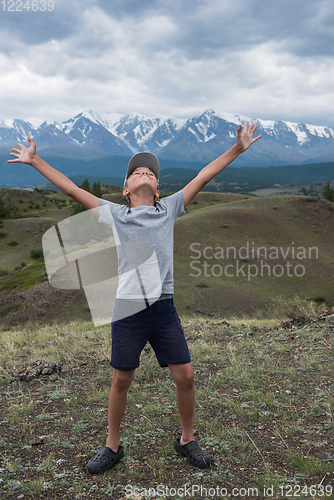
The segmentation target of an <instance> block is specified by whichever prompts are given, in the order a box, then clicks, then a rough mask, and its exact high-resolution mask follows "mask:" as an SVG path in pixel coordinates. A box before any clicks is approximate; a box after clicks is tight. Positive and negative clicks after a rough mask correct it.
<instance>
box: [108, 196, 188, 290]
mask: <svg viewBox="0 0 334 500" xmlns="http://www.w3.org/2000/svg"><path fill="white" fill-rule="evenodd" d="M99 212H100V213H99V222H104V223H106V224H109V225H110V226H111V227H112V230H113V233H114V237H115V243H116V245H117V246H118V248H119V249H121V248H122V249H123V250H124V249H125V246H126V245H128V246H127V248H129V244H132V247H133V248H135V249H136V244H137V248H138V252H140V249H141V246H140V245H141V244H144V245H145V244H146V245H147V246H151V247H153V248H154V250H155V257H156V261H157V263H158V267H157V268H158V269H159V271H160V279H161V293H162V294H172V293H173V292H174V280H173V240H174V238H173V236H174V224H175V220H176V219H177V218H178V217H179V216H180V215H182V214H184V213H185V209H184V198H183V192H182V191H178V192H177V193H174V194H172V195H171V196H166V197H165V198H162V199H161V200H160V201H157V202H155V206H148V205H142V206H140V207H131V208H129V207H127V206H126V205H120V204H118V203H113V202H110V201H107V200H102V199H100V200H99ZM118 256H119V257H120V255H119V251H118ZM151 262H152V265H153V260H152V259H151ZM151 268H152V267H151ZM157 268H156V269H157ZM128 274H129V276H127V283H125V281H126V279H125V274H123V277H124V280H123V281H124V282H122V283H121V282H120V283H119V287H118V291H117V297H121V298H125V297H126V298H128V297H129V294H130V295H131V294H132V296H131V298H135V297H136V291H135V290H134V287H133V284H132V285H131V276H130V273H128ZM159 281H160V280H159Z"/></svg>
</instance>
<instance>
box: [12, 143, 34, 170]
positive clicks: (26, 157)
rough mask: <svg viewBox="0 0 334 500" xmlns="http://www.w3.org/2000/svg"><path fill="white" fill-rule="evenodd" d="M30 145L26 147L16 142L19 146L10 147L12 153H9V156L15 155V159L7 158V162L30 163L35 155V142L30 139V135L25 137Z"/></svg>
mask: <svg viewBox="0 0 334 500" xmlns="http://www.w3.org/2000/svg"><path fill="white" fill-rule="evenodd" d="M27 139H28V141H29V144H30V147H29V148H27V147H26V146H24V145H23V144H20V143H19V142H18V143H17V146H18V147H19V148H20V149H18V148H12V151H15V152H14V153H10V156H15V160H7V163H28V164H29V165H31V163H32V161H33V159H34V158H35V157H36V144H35V143H34V141H33V140H32V139H31V137H27Z"/></svg>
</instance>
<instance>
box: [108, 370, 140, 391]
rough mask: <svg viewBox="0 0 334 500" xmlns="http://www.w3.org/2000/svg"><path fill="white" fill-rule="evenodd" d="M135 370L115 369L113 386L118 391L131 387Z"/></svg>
mask: <svg viewBox="0 0 334 500" xmlns="http://www.w3.org/2000/svg"><path fill="white" fill-rule="evenodd" d="M134 374H135V371H134V370H131V371H121V370H116V369H114V373H113V377H112V387H113V388H114V389H116V390H117V391H124V390H127V389H129V387H130V385H131V382H132V380H133V377H134Z"/></svg>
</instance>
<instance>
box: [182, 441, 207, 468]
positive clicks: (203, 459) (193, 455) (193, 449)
mask: <svg viewBox="0 0 334 500" xmlns="http://www.w3.org/2000/svg"><path fill="white" fill-rule="evenodd" d="M174 448H175V450H176V451H177V452H179V453H180V454H181V455H183V456H184V457H187V459H188V460H189V462H190V463H192V464H193V465H194V466H195V467H199V468H200V469H204V468H206V467H210V465H211V464H212V462H213V461H214V458H213V457H212V456H211V455H209V453H206V452H205V451H203V450H202V449H201V447H200V446H199V445H198V444H197V443H196V441H190V443H187V444H184V445H181V444H180V438H176V439H175V442H174Z"/></svg>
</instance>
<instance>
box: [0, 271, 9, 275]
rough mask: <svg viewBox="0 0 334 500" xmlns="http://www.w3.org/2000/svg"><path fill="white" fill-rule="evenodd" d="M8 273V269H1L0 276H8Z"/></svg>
mask: <svg viewBox="0 0 334 500" xmlns="http://www.w3.org/2000/svg"><path fill="white" fill-rule="evenodd" d="M8 273H9V271H7V269H0V276H6V275H7V274H8Z"/></svg>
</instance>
